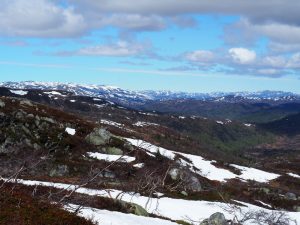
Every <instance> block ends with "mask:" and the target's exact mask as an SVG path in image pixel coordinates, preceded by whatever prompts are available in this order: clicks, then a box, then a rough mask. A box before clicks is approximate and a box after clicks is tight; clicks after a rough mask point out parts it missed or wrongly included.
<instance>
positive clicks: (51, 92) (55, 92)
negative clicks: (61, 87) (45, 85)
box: [44, 91, 65, 96]
mask: <svg viewBox="0 0 300 225" xmlns="http://www.w3.org/2000/svg"><path fill="white" fill-rule="evenodd" d="M44 93H45V94H48V95H60V96H65V95H63V94H62V93H60V92H58V91H48V92H44Z"/></svg>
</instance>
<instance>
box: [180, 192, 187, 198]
mask: <svg viewBox="0 0 300 225" xmlns="http://www.w3.org/2000/svg"><path fill="white" fill-rule="evenodd" d="M180 194H182V195H183V196H185V197H187V196H189V194H188V193H187V192H186V191H182V192H180Z"/></svg>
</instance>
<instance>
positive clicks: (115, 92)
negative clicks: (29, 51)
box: [0, 81, 300, 105]
mask: <svg viewBox="0 0 300 225" xmlns="http://www.w3.org/2000/svg"><path fill="white" fill-rule="evenodd" d="M0 86H4V87H8V88H13V89H40V90H63V91H69V92H73V93H74V94H76V95H83V96H91V97H100V98H104V99H106V100H109V101H113V102H117V103H121V104H123V105H135V104H143V103H145V102H147V101H166V100H178V99H195V100H202V101H216V102H232V103H236V102H243V101H248V102H260V101H281V102H290V101H300V95H299V94H294V93H291V92H283V91H260V92H214V93H188V92H173V91H152V90H146V91H129V90H124V89H121V88H118V87H113V86H105V85H82V84H75V83H58V82H35V81H24V82H0Z"/></svg>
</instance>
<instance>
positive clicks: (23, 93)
mask: <svg viewBox="0 0 300 225" xmlns="http://www.w3.org/2000/svg"><path fill="white" fill-rule="evenodd" d="M9 91H10V92H11V93H13V94H16V95H27V94H28V91H20V90H9Z"/></svg>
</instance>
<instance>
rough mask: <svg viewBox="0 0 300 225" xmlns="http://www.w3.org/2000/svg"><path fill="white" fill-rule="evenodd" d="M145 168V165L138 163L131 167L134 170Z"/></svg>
mask: <svg viewBox="0 0 300 225" xmlns="http://www.w3.org/2000/svg"><path fill="white" fill-rule="evenodd" d="M144 166H145V164H144V163H138V164H134V165H133V167H135V168H139V169H140V168H143V167H144Z"/></svg>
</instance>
